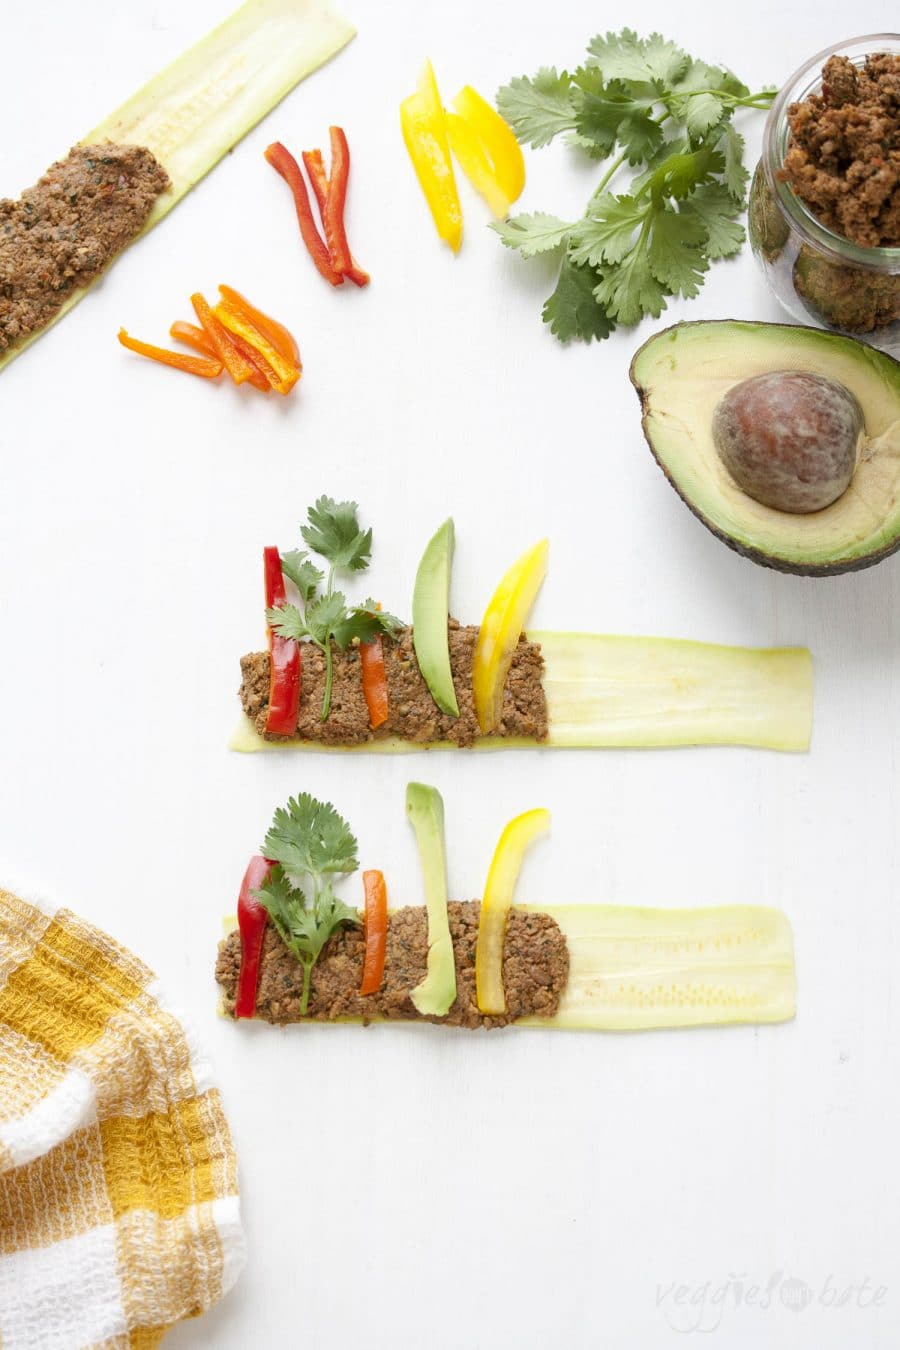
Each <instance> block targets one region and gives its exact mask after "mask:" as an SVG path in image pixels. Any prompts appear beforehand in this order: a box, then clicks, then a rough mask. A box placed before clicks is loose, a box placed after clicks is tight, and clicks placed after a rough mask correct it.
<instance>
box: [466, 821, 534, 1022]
mask: <svg viewBox="0 0 900 1350" xmlns="http://www.w3.org/2000/svg"><path fill="white" fill-rule="evenodd" d="M549 828H550V812H549V811H545V810H544V808H543V807H539V808H538V809H537V810H536V811H526V812H524V814H523V815H521V816H516V817H515V819H514V820H511V821H510V822H509V824H508V825H507V827H506V829H505V830H504V831H503V833H502V834H501V836H500V839H499V842H498V844H497V847H496V849H495V851H494V857H493V860H492V861H491V867H490V871H489V872H488V876H487V881H486V882H485V886H484V896H483V898H482V901H481V917H480V918H479V920H478V937H477V939H476V941H475V996H476V998H477V1000H478V1011H479V1012H482V1013H493V1014H495V1015H496V1014H502V1013H505V1012H506V992H505V990H504V988H503V944H504V941H505V938H506V921H507V919H508V918H509V907H510V905H511V904H512V899H513V892H514V891H515V888H516V882H517V881H518V879H519V872H520V871H521V870H522V859H523V858H524V856H525V850H526V849H527V848H528V846H529V844H531V843H532V842H533V841H534V840H535V839H537V838H539V837H540V836H541V835H542V834H546V833H547V831H548V830H549Z"/></svg>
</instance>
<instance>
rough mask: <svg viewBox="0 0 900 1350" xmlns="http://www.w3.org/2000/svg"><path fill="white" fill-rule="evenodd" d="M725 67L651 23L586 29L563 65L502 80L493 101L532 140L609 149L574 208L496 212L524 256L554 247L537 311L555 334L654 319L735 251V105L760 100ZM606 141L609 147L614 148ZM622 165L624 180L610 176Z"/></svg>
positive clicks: (760, 103)
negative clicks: (644, 32) (617, 29)
mask: <svg viewBox="0 0 900 1350" xmlns="http://www.w3.org/2000/svg"><path fill="white" fill-rule="evenodd" d="M774 93H775V91H774V90H773V89H764V90H762V91H761V92H760V93H757V94H751V93H750V90H749V89H748V88H747V86H746V85H745V84H742V83H741V81H740V80H739V79H737V77H736V76H735V75H733V74H732V73H731V71H729V70H726V69H723V68H720V67H717V66H708V65H707V64H706V63H705V62H704V61H695V60H694V59H693V58H692V57H690V56H688V55H687V54H686V53H685V52H683V51H682V50H681V48H680V47H677V46H676V45H675V43H674V42H668V41H666V39H665V38H663V37H661V36H660V35H659V34H658V33H652V34H651V35H650V37H649V38H639V37H638V36H637V34H636V33H634V32H632V31H631V29H629V28H623V29H622V32H621V33H607V35H606V36H605V37H595V38H594V40H593V41H592V42H591V43H590V45H589V47H588V58H587V60H586V61H585V63H584V65H581V66H579V67H578V69H577V70H575V71H574V72H573V73H572V74H571V75H570V74H568V73H567V72H566V71H562V72H561V73H559V74H557V72H556V70H555V69H553V68H547V67H545V68H543V69H542V70H539V71H538V73H537V75H535V77H534V78H533V79H529V78H527V77H524V76H523V77H522V78H520V79H513V80H510V82H509V84H508V85H506V86H505V87H504V88H502V89H501V90H500V91H499V92H498V94H497V107H498V108H499V109H500V112H501V113H502V115H503V117H505V118H506V120H507V122H509V124H510V126H511V127H512V129H513V131H514V132H515V134H516V136H517V138H518V139H519V140H520V141H522V142H523V143H525V144H528V145H531V146H533V147H535V148H538V147H540V146H542V145H549V143H550V142H551V141H552V140H553V138H554V137H555V136H559V135H565V136H566V137H567V138H568V139H569V140H570V141H571V142H573V143H574V144H576V145H577V146H579V147H580V148H581V149H583V150H585V151H586V152H587V153H588V154H589V155H591V156H592V157H593V158H594V159H597V160H605V159H608V158H609V157H610V156H613V155H615V158H613V160H612V163H611V164H610V165H609V167H608V169H607V170H606V172H605V173H604V174H603V177H602V178H601V180H600V182H599V184H598V185H597V188H596V189H595V191H594V194H593V196H592V197H591V199H590V201H589V202H588V206H587V210H586V211H585V213H584V215H583V216H582V218H581V220H577V221H565V220H561V219H560V218H559V217H558V216H551V215H547V214H545V213H544V212H541V211H537V212H534V213H533V214H526V215H519V216H513V217H512V218H511V219H509V220H506V221H498V222H496V223H495V224H494V225H493V226H492V228H493V229H495V230H496V231H497V233H498V234H499V235H500V238H501V239H502V240H503V243H504V244H506V245H507V247H508V248H517V249H519V250H520V251H521V253H522V256H523V257H525V258H531V257H534V256H535V255H536V254H538V253H546V252H548V251H550V250H559V251H560V252H563V260H562V267H561V269H560V273H559V279H558V281H557V285H556V290H555V291H554V292H553V294H552V295H551V296H550V297H549V299H548V300H547V302H546V303H545V305H544V322H545V323H548V324H549V325H550V328H551V331H552V332H553V333H555V334H556V336H557V337H558V338H559V339H560V341H562V342H567V341H569V340H570V339H572V338H579V339H581V340H582V341H584V342H590V341H591V339H592V338H598V339H599V338H605V337H608V336H609V334H610V333H611V332H612V330H613V328H614V327H615V325H616V324H617V323H621V324H634V323H637V322H638V320H639V319H641V318H642V317H643V316H644V315H645V314H652V315H653V317H654V318H658V317H659V315H660V314H661V313H662V311H663V310H664V309H665V307H666V297H667V296H670V295H684V296H687V297H693V296H695V295H696V294H697V292H698V291H699V289H700V287H701V286H702V284H703V280H704V273H705V272H706V271H707V269H708V267H709V264H710V262H713V261H714V260H715V259H716V258H727V257H730V256H731V255H732V254H734V253H737V252H738V250H739V249H740V247H741V244H742V243H743V240H744V231H743V228H742V227H741V225H739V224H738V223H737V217H738V215H739V214H740V212H741V210H742V209H743V206H744V196H745V190H746V184H747V177H748V175H747V171H746V169H745V168H744V164H743V148H744V142H743V138H742V137H741V136H740V135H739V134H738V132H737V131H736V130H735V128H734V126H733V125H732V120H731V119H732V115H733V113H734V111H735V109H736V108H767V107H768V106H769V105H770V104H771V102H772V99H773V97H774ZM616 151H618V154H616V153H615V152H616ZM626 165H630V166H631V167H632V168H633V169H635V170H637V172H636V173H635V174H634V176H633V178H632V180H631V182H630V184H629V185H628V191H627V192H624V193H615V192H612V191H611V190H610V187H609V184H610V183H611V181H612V179H613V177H614V176H615V175H616V174H617V173H618V172H619V170H620V169H623V168H624V167H625V166H626Z"/></svg>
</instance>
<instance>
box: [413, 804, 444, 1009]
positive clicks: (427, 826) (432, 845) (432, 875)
mask: <svg viewBox="0 0 900 1350" xmlns="http://www.w3.org/2000/svg"><path fill="white" fill-rule="evenodd" d="M406 814H407V815H408V816H409V819H410V822H411V824H412V827H413V829H414V830H415V833H416V843H417V844H418V846H419V857H420V859H421V861H422V872H423V875H424V878H425V908H426V910H427V912H428V971H427V974H426V976H425V978H424V980H422V982H421V984H417V985H416V987H415V989H413V990H412V992H411V993H410V998H411V999H412V1001H413V1004H414V1005H415V1007H416V1008H417V1010H418V1011H419V1012H420V1013H422V1015H423V1016H431V1017H443V1016H444V1014H445V1013H447V1012H448V1011H449V1009H450V1007H451V1005H452V1003H453V1001H454V999H455V998H456V961H455V959H454V956H453V939H452V938H451V936H450V919H449V916H448V913H447V851H446V845H445V841H444V803H443V800H442V798H441V794H440V793H439V792H438V790H437V788H433V787H428V786H427V784H425V783H408V784H407V787H406Z"/></svg>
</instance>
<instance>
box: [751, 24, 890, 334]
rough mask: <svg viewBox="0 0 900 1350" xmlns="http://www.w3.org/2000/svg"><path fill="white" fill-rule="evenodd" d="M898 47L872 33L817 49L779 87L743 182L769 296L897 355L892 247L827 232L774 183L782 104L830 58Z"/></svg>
mask: <svg viewBox="0 0 900 1350" xmlns="http://www.w3.org/2000/svg"><path fill="white" fill-rule="evenodd" d="M877 52H891V53H898V52H900V34H897V33H872V34H870V35H869V36H868V37H860V38H854V39H853V40H852V41H850V42H844V43H841V45H840V46H837V47H829V48H827V49H826V50H825V51H822V52H819V53H818V55H817V56H814V57H813V58H812V59H811V60H810V61H807V63H806V65H805V66H802V67H801V68H800V70H798V71H797V72H796V74H794V75H792V76H791V78H790V79H789V80H788V82H787V84H786V85H785V86H784V88H783V89H782V90H781V92H780V94H779V95H778V97H777V98H776V100H775V102H774V103H773V105H772V108H771V110H770V112H769V116H768V120H767V122H766V130H765V135H764V139H763V151H762V158H761V159H760V161H759V163H758V164H757V166H756V172H755V173H754V175H753V182H752V184H751V187H750V205H749V219H748V225H749V233H750V242H751V244H752V246H753V252H754V253H755V254H756V258H757V261H758V262H759V264H760V266H761V267H762V269H763V271H764V273H765V275H766V280H767V281H768V283H769V286H770V287H771V289H772V291H773V293H774V295H775V296H776V298H777V299H778V300H779V301H780V302H781V304H782V306H783V307H784V308H785V309H786V310H787V312H788V313H789V314H790V315H791V317H792V318H793V319H795V320H797V321H799V322H800V323H804V324H809V323H810V322H812V323H813V324H814V325H815V326H816V327H819V328H827V329H831V330H832V331H835V332H839V333H848V334H850V335H851V336H852V337H857V338H861V339H862V340H863V341H864V342H868V343H871V345H872V346H873V347H878V348H879V349H880V350H881V351H885V352H891V353H893V354H895V355H897V354H900V247H897V248H867V247H866V246H865V245H862V244H855V243H853V242H852V241H851V240H850V239H846V238H844V236H843V235H839V234H835V233H834V232H833V231H832V230H830V229H828V227H827V226H825V225H823V224H822V222H821V221H820V220H819V219H818V218H817V217H816V216H815V215H813V213H812V212H811V211H810V210H809V208H808V207H807V206H806V205H805V204H804V203H803V202H802V201H801V200H800V198H799V197H798V196H796V195H795V193H794V192H793V190H792V189H791V187H790V185H789V184H788V183H786V182H783V181H780V179H779V177H778V173H779V170H780V169H781V167H782V165H783V164H784V157H785V152H786V150H787V146H788V141H789V139H790V128H789V126H788V119H787V114H788V108H789V107H790V105H791V104H792V103H802V102H803V101H804V100H805V99H807V98H808V97H809V96H810V94H815V93H818V92H819V90H820V89H821V85H822V67H823V65H824V64H825V62H826V61H827V60H828V58H829V57H830V56H846V57H848V58H849V59H850V60H851V61H852V62H853V64H854V65H856V66H862V65H863V64H864V63H865V58H866V56H872V55H874V54H875V53H877Z"/></svg>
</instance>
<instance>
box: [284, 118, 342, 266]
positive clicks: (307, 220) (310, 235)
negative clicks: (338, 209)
mask: <svg viewBox="0 0 900 1350" xmlns="http://www.w3.org/2000/svg"><path fill="white" fill-rule="evenodd" d="M265 156H266V159H267V160H268V161H269V163H270V164H271V165H272V168H273V169H275V171H276V172H277V173H280V174H281V177H282V178H283V179H284V181H285V182H286V183H287V185H288V187H289V188H290V189H291V192H292V193H293V194H294V208H295V210H296V212H297V223H298V225H299V226H300V234H301V236H302V238H303V242H304V244H305V245H306V251H307V253H308V254H309V256H310V257H311V258H312V260H313V262H314V263H315V265H316V267H317V269H318V271H319V272H320V273H321V275H322V276H323V277H324V278H325V280H326V281H330V282H331V284H332V286H340V285H341V283H342V282H343V280H344V278H343V277H342V276H341V275H340V274H339V273H338V272H337V270H336V269H335V268H334V267H333V266H332V261H331V257H330V256H329V251H328V249H327V248H326V247H325V244H324V243H323V242H322V237H321V235H320V234H319V231H318V230H317V229H316V222H315V220H314V219H313V213H312V208H311V207H310V204H309V193H308V192H307V191H306V184H305V183H304V181H303V174H302V173H301V171H300V165H299V164H298V163H297V161H296V160H295V159H294V156H293V155H292V154H291V153H290V151H289V150H287V149H285V147H284V146H283V145H282V144H281V142H280V141H273V143H272V144H271V145H270V146H269V147H268V148H267V149H266V151H265Z"/></svg>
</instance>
